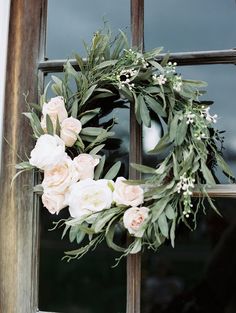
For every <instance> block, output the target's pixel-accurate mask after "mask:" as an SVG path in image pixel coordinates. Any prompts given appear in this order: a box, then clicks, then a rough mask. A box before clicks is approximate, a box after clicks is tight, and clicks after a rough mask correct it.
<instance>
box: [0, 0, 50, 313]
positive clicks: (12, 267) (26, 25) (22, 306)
mask: <svg viewBox="0 0 236 313" xmlns="http://www.w3.org/2000/svg"><path fill="white" fill-rule="evenodd" d="M44 5H45V1H44V0H32V1H28V0H12V1H11V8H10V25H9V41H8V58H7V73H6V92H5V105H4V127H3V134H4V137H5V138H6V139H7V140H8V142H9V143H7V142H6V141H4V140H3V147H2V170H1V178H0V194H1V197H0V277H1V278H0V312H4V313H33V312H36V310H37V296H38V295H37V268H38V266H37V262H38V258H37V253H38V245H37V244H38V229H37V228H38V215H37V212H36V211H35V210H34V208H33V193H32V186H33V174H32V173H29V174H23V175H21V176H19V177H17V179H16V180H15V182H14V183H13V185H12V187H11V181H12V178H13V176H14V175H15V173H16V169H15V164H16V163H18V162H20V159H19V158H18V155H20V156H21V157H22V158H23V159H25V154H27V155H29V151H30V149H31V148H32V136H31V131H30V126H29V123H28V121H27V120H26V118H24V117H23V115H22V112H24V111H26V104H25V101H24V97H23V93H27V92H29V101H32V102H35V101H37V63H38V61H39V56H40V34H41V30H42V25H41V23H42V17H43V12H44Z"/></svg>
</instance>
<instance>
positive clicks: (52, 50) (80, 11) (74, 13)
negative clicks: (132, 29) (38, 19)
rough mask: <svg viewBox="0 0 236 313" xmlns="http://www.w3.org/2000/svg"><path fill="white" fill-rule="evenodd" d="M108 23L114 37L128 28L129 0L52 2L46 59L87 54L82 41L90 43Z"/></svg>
mask: <svg viewBox="0 0 236 313" xmlns="http://www.w3.org/2000/svg"><path fill="white" fill-rule="evenodd" d="M103 20H105V21H108V23H109V24H110V26H111V28H112V30H114V34H116V33H117V31H118V29H122V30H126V29H127V27H129V24H130V22H129V1H126V0H119V1H115V0H86V1H82V0H70V1H64V0H49V1H48V25H47V54H46V55H47V57H48V58H49V59H60V58H63V59H64V58H67V57H73V52H78V53H80V54H81V55H84V48H83V42H82V40H85V42H87V43H88V42H89V41H90V39H91V38H92V36H93V34H94V32H95V31H96V30H98V29H101V28H103Z"/></svg>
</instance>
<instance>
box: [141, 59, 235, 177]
mask: <svg viewBox="0 0 236 313" xmlns="http://www.w3.org/2000/svg"><path fill="white" fill-rule="evenodd" d="M178 73H179V74H181V75H182V77H183V78H186V79H196V80H204V81H206V82H207V83H208V87H207V88H206V90H207V94H206V95H204V96H202V97H201V99H202V100H212V101H214V104H213V105H212V106H211V114H212V115H214V114H217V115H218V120H217V123H216V124H215V127H216V128H218V129H219V130H225V131H226V132H225V134H224V137H225V139H224V147H225V149H224V151H223V153H224V158H225V160H226V161H227V163H228V164H229V165H230V167H231V169H232V171H233V172H234V174H235V175H236V124H235V116H236V106H235V98H236V88H235V87H236V84H235V79H236V69H235V66H234V65H204V66H182V67H179V68H178ZM153 118H155V117H154V116H153ZM154 123H155V122H154ZM156 123H158V121H156ZM154 125H155V124H154ZM157 127H158V126H157ZM157 127H155V126H154V127H153V128H151V130H144V149H143V150H144V152H143V153H144V155H143V158H144V163H145V164H147V165H148V164H149V165H152V166H155V165H156V159H155V157H153V156H152V155H149V154H148V153H147V151H148V150H150V149H152V148H153V147H154V146H155V144H156V142H157V141H156V139H158V136H160V135H161V133H160V129H159V130H158V129H157ZM154 138H156V139H155V140H154ZM158 160H161V156H159V157H158ZM216 173H217V177H218V179H219V182H220V183H229V180H228V178H227V177H225V176H224V175H223V174H221V172H220V171H218V170H217V169H216Z"/></svg>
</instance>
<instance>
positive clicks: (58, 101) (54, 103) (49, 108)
mask: <svg viewBox="0 0 236 313" xmlns="http://www.w3.org/2000/svg"><path fill="white" fill-rule="evenodd" d="M42 113H43V116H46V114H48V115H49V116H50V118H51V119H56V118H57V116H58V120H59V122H60V123H61V122H62V121H64V119H66V118H67V117H68V113H67V111H66V108H65V102H64V99H63V97H54V98H51V100H50V101H49V102H47V103H44V104H43V110H42Z"/></svg>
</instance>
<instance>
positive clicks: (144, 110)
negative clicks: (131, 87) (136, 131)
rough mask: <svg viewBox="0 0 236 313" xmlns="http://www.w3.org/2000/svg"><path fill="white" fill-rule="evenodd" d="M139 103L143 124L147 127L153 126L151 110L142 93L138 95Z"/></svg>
mask: <svg viewBox="0 0 236 313" xmlns="http://www.w3.org/2000/svg"><path fill="white" fill-rule="evenodd" d="M138 104H139V110H140V117H141V120H142V122H143V124H144V125H145V126H146V127H150V126H151V118H150V114H149V110H148V108H147V105H146V103H145V101H144V99H143V97H142V96H141V95H139V96H138Z"/></svg>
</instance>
